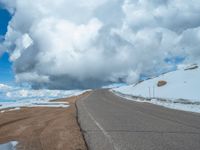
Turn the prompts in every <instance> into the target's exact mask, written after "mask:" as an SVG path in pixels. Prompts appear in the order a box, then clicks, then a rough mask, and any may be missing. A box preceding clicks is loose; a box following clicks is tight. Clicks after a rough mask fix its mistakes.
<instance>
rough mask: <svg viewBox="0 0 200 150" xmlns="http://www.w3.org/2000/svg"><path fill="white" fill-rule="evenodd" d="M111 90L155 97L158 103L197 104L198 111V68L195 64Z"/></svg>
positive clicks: (199, 99) (199, 88)
mask: <svg viewBox="0 0 200 150" xmlns="http://www.w3.org/2000/svg"><path fill="white" fill-rule="evenodd" d="M113 90H114V91H116V92H119V93H121V94H125V95H129V96H139V97H143V98H147V99H149V100H150V101H155V100H156V99H157V102H158V100H159V103H160V102H161V101H165V102H171V103H173V104H191V105H195V109H196V105H198V106H199V108H198V109H199V112H200V68H199V67H198V65H196V64H194V65H190V66H188V67H184V68H182V69H178V70H176V71H173V72H169V73H166V74H163V75H160V76H158V77H155V78H152V79H149V80H145V81H143V82H141V83H138V84H135V85H129V86H123V87H119V88H115V89H113ZM154 103H155V102H154ZM163 103H164V102H163ZM161 105H162V104H161ZM170 107H171V106H170Z"/></svg>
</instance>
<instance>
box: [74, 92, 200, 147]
mask: <svg viewBox="0 0 200 150" xmlns="http://www.w3.org/2000/svg"><path fill="white" fill-rule="evenodd" d="M77 106H78V116H79V117H78V119H79V123H80V125H81V128H82V130H83V133H84V136H85V139H86V142H87V144H88V147H89V149H90V150H200V114H195V113H188V112H183V111H176V110H171V109H167V108H164V107H160V106H156V105H152V104H148V103H137V102H133V101H128V100H125V99H123V98H120V97H118V96H116V95H114V94H113V93H111V92H109V91H107V90H96V91H93V92H92V93H91V94H90V95H89V96H88V97H86V98H84V99H82V100H79V101H78V102H77Z"/></svg>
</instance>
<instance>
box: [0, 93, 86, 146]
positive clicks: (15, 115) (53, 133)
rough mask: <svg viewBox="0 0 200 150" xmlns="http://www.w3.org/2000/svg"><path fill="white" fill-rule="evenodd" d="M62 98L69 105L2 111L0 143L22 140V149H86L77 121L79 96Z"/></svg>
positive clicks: (20, 143) (0, 114) (0, 115)
mask: <svg viewBox="0 0 200 150" xmlns="http://www.w3.org/2000/svg"><path fill="white" fill-rule="evenodd" d="M87 94H88V93H84V94H82V95H80V96H74V97H71V98H66V99H60V100H56V101H67V102H69V104H70V107H68V108H46V107H45V108H22V109H20V110H16V111H10V112H5V113H0V143H6V142H9V141H19V144H18V146H17V149H19V150H86V149H87V148H86V145H85V141H84V139H83V136H82V133H81V132H80V128H79V125H78V123H77V119H76V117H77V111H76V106H75V102H76V100H78V99H80V98H82V97H84V96H86V95H87Z"/></svg>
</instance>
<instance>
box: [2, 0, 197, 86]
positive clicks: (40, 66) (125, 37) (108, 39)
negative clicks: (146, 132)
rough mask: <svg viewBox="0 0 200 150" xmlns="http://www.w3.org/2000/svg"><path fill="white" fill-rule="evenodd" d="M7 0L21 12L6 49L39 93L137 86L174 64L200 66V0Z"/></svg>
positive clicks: (19, 75)
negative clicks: (143, 77) (178, 61)
mask: <svg viewBox="0 0 200 150" xmlns="http://www.w3.org/2000/svg"><path fill="white" fill-rule="evenodd" d="M0 1H1V3H4V4H5V6H6V7H7V8H8V10H9V11H10V12H11V13H12V12H13V17H12V20H11V21H10V23H9V27H8V32H7V34H6V36H5V42H4V43H3V44H2V45H1V46H2V47H4V49H9V52H10V55H11V57H10V59H11V60H12V61H13V62H14V70H15V72H16V79H17V80H18V81H20V82H28V83H30V84H31V85H32V86H33V87H34V88H42V87H45V88H51V89H67V88H88V87H97V86H101V85H103V84H107V83H111V82H119V81H123V82H128V83H133V82H136V81H137V80H138V79H139V76H140V75H141V74H147V75H153V74H156V73H158V72H159V71H160V70H161V71H164V70H168V69H169V68H170V67H173V65H176V64H170V65H172V66H169V64H168V63H166V62H165V59H166V58H168V59H170V58H175V57H177V56H179V57H186V60H187V63H188V62H197V61H198V60H199V51H198V49H199V47H200V46H199V42H200V38H199V35H198V33H199V26H200V21H199V19H198V18H199V14H200V2H198V1H197V0H192V1H187V0H182V1H180V0H165V1H163V0H153V1H148V0H102V1H99V0H81V1H80V0H75V1H74V0H73V1H72V0H67V1H66V0H57V1H50V0H43V1H40V0H35V1H31V0H16V1H15V2H13V1H12V0H7V1H5V0H0ZM14 10H15V11H14ZM191 39H194V40H191ZM194 45H195V46H194ZM160 68H162V69H160ZM155 70H159V71H155Z"/></svg>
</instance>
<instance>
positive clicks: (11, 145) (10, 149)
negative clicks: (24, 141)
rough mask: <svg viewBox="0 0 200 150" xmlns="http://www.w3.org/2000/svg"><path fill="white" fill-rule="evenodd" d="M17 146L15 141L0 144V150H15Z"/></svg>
mask: <svg viewBox="0 0 200 150" xmlns="http://www.w3.org/2000/svg"><path fill="white" fill-rule="evenodd" d="M17 144H18V142H17V141H11V142H8V143H5V144H0V150H16V146H17Z"/></svg>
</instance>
